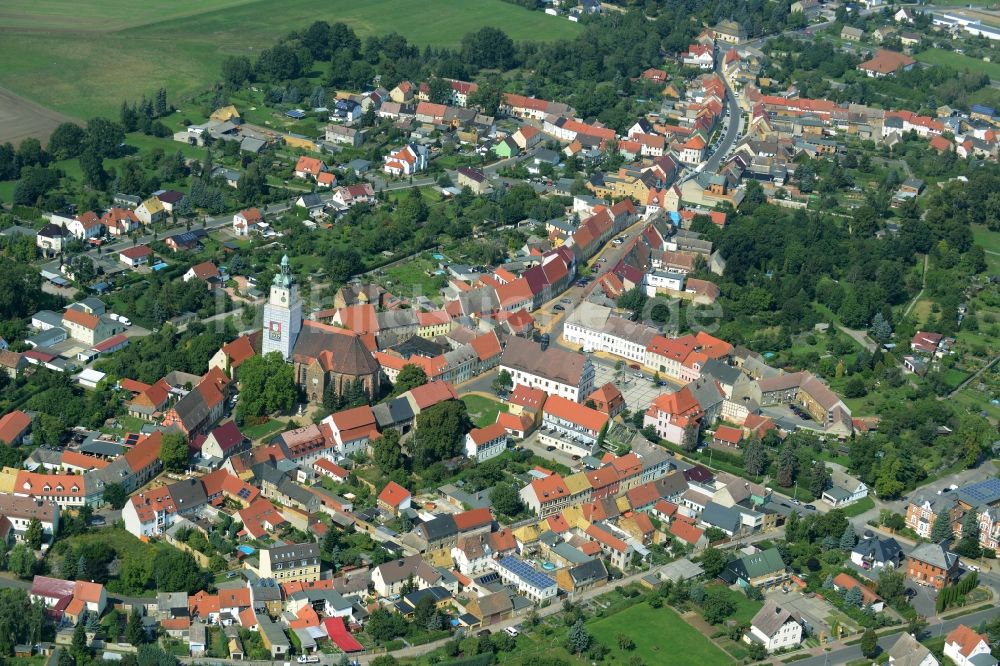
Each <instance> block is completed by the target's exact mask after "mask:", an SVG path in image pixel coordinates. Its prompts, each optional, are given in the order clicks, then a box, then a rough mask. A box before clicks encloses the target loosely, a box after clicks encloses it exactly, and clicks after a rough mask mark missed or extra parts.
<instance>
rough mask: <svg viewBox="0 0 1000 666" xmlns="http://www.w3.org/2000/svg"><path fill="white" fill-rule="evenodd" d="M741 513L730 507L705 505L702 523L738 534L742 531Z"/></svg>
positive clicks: (712, 503)
mask: <svg viewBox="0 0 1000 666" xmlns="http://www.w3.org/2000/svg"><path fill="white" fill-rule="evenodd" d="M740 520H741V519H740V512H739V511H737V510H736V509H733V508H731V507H728V506H722V505H721V504H716V503H715V502H709V503H708V504H706V505H705V510H704V511H702V512H701V521H702V522H703V523H705V524H707V525H710V526H712V527H718V528H720V529H723V530H726V531H727V532H738V531H739V529H740Z"/></svg>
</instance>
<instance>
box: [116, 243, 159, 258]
mask: <svg viewBox="0 0 1000 666" xmlns="http://www.w3.org/2000/svg"><path fill="white" fill-rule="evenodd" d="M118 254H119V255H121V256H123V257H125V258H126V259H139V258H141V257H148V256H149V255H151V254H153V250H152V249H150V248H149V246H147V245H136V246H135V247H130V248H127V249H124V250H122V251H121V252H119V253H118Z"/></svg>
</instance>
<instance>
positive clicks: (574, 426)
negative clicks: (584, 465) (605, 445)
mask: <svg viewBox="0 0 1000 666" xmlns="http://www.w3.org/2000/svg"><path fill="white" fill-rule="evenodd" d="M609 420H610V419H609V416H608V415H607V414H605V413H603V412H600V411H598V410H596V409H591V408H590V407H585V406H584V405H581V404H579V403H576V402H574V401H572V400H569V399H567V398H564V397H562V396H560V395H550V396H549V398H548V399H547V400H546V401H545V407H543V408H542V429H541V430H540V431H539V437H538V439H539V442H540V443H541V444H543V445H545V446H554V447H556V448H557V449H559V450H560V451H565V452H567V453H569V454H570V455H578V456H580V457H583V456H589V455H593V454H594V453H596V452H597V449H598V447H599V446H600V444H601V441H600V440H601V437H602V436H603V435H604V434H605V433H606V431H607V427H608V422H609Z"/></svg>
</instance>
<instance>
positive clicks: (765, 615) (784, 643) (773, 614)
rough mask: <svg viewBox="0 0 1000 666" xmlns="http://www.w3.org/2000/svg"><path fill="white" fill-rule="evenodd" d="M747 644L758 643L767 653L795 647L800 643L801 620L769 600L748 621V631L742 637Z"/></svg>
mask: <svg viewBox="0 0 1000 666" xmlns="http://www.w3.org/2000/svg"><path fill="white" fill-rule="evenodd" d="M743 640H744V641H745V642H747V643H751V642H754V641H756V642H758V643H760V644H761V645H763V646H764V649H765V650H766V651H767V652H768V653H771V652H777V651H778V650H784V649H789V648H794V647H797V646H798V645H799V644H801V643H802V618H801V617H800V616H799V614H798V613H797V612H795V611H791V610H788V609H787V608H782V607H781V606H779V605H778V602H777V601H775V600H773V599H772V600H769V601H767V602H766V603H765V604H764V607H763V608H761V609H760V610H759V611H757V614H756V615H754V616H753V619H752V620H751V621H750V631H749V633H747V634H746V636H744V637H743Z"/></svg>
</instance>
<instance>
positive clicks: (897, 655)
mask: <svg viewBox="0 0 1000 666" xmlns="http://www.w3.org/2000/svg"><path fill="white" fill-rule="evenodd" d="M889 664H890V665H891V666H940V662H938V660H937V659H935V658H934V655H933V654H931V651H930V650H929V649H927V647H926V646H925V645H923V644H921V643H920V641H918V640H917V639H916V638H914V637H913V634H903V635H901V636H900V637H899V639H898V640H897V641H896V642H895V643H893V645H892V647H891V648H889Z"/></svg>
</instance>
